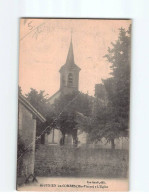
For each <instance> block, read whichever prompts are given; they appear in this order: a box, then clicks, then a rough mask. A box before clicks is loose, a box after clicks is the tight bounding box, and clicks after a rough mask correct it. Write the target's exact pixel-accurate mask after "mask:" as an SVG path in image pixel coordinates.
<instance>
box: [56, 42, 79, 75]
mask: <svg viewBox="0 0 149 195" xmlns="http://www.w3.org/2000/svg"><path fill="white" fill-rule="evenodd" d="M65 68H70V69H77V70H78V71H80V70H81V68H79V67H78V66H77V65H76V64H75V62H74V53H73V44H72V39H71V41H70V46H69V50H68V54H67V59H66V63H65V64H64V65H63V66H62V67H61V68H60V70H59V72H61V71H62V70H63V69H65Z"/></svg>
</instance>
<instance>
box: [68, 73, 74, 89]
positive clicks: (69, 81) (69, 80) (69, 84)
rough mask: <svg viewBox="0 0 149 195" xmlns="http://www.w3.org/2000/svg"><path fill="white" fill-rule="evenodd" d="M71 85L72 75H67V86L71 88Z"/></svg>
mask: <svg viewBox="0 0 149 195" xmlns="http://www.w3.org/2000/svg"><path fill="white" fill-rule="evenodd" d="M72 85H73V76H72V73H69V75H68V86H72Z"/></svg>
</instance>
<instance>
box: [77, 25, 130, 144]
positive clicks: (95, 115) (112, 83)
mask: <svg viewBox="0 0 149 195" xmlns="http://www.w3.org/2000/svg"><path fill="white" fill-rule="evenodd" d="M111 44H112V47H111V48H110V47H109V48H108V53H107V54H106V55H105V56H104V58H106V59H107V61H108V62H109V64H110V68H111V77H110V78H108V79H105V80H102V83H101V84H98V85H96V86H95V87H96V88H95V97H96V98H95V99H94V103H93V107H94V110H93V112H92V115H91V117H88V118H86V117H83V116H82V118H81V116H80V118H81V119H80V120H79V122H80V124H81V126H82V128H84V130H85V131H86V132H88V133H89V137H90V140H91V141H100V140H101V139H102V138H103V137H104V138H106V139H107V141H108V142H111V144H112V147H114V139H115V138H119V137H121V136H128V133H127V132H128V131H127V130H128V128H129V106H130V56H131V50H130V49H131V26H130V27H129V29H128V30H125V29H124V28H120V29H119V37H118V40H117V41H116V42H115V43H111ZM105 96H107V97H105ZM106 100H107V102H106Z"/></svg>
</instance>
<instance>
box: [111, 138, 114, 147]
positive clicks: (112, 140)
mask: <svg viewBox="0 0 149 195" xmlns="http://www.w3.org/2000/svg"><path fill="white" fill-rule="evenodd" d="M111 149H115V143H114V139H111Z"/></svg>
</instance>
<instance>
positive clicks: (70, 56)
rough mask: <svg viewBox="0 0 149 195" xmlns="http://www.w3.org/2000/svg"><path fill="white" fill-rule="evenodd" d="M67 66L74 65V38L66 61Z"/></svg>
mask: <svg viewBox="0 0 149 195" xmlns="http://www.w3.org/2000/svg"><path fill="white" fill-rule="evenodd" d="M66 64H67V65H71V64H74V54H73V45H72V36H71V41H70V46H69V51H68V55H67V59H66Z"/></svg>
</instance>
